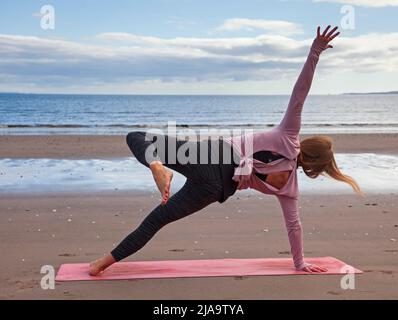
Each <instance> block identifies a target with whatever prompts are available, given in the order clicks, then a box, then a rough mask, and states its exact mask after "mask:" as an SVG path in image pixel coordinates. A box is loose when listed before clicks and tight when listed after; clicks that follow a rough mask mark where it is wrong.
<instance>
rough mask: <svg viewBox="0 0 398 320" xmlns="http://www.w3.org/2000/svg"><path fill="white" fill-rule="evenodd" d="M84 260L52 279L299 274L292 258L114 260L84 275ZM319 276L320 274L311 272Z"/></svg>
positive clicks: (327, 260) (342, 269) (335, 266)
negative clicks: (101, 269)
mask: <svg viewBox="0 0 398 320" xmlns="http://www.w3.org/2000/svg"><path fill="white" fill-rule="evenodd" d="M306 261H307V262H309V263H316V264H319V265H322V266H325V267H326V268H327V269H328V272H324V273H322V274H323V275H324V274H345V273H347V272H354V273H362V271H361V270H358V269H355V268H353V267H351V266H349V265H347V264H346V263H344V262H343V261H340V260H338V259H336V258H333V257H321V258H306ZM88 269H89V264H88V263H74V264H63V265H61V267H60V268H59V270H58V273H57V276H56V278H55V280H56V281H79V280H122V279H150V278H188V277H226V276H282V275H302V274H310V273H307V272H302V271H296V270H295V269H294V268H293V267H292V259H289V258H282V259H212V260H167V261H134V262H118V263H115V264H114V265H112V266H111V267H110V268H108V269H107V270H105V271H104V272H103V273H102V274H101V275H100V276H96V277H92V276H90V275H89V274H88ZM312 274H315V275H320V273H312Z"/></svg>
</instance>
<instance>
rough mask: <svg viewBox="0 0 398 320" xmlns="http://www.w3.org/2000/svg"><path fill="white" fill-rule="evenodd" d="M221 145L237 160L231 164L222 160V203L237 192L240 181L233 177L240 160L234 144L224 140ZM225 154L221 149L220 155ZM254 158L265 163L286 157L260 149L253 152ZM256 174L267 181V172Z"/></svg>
mask: <svg viewBox="0 0 398 320" xmlns="http://www.w3.org/2000/svg"><path fill="white" fill-rule="evenodd" d="M220 147H221V148H228V149H229V151H230V152H231V154H232V156H231V158H230V159H233V160H235V162H234V161H232V163H231V164H224V163H223V161H222V160H221V164H220V171H221V177H222V184H223V198H222V199H221V200H220V201H219V202H221V203H222V202H224V201H225V200H227V198H228V197H230V196H232V195H233V194H234V193H235V192H236V189H237V187H238V183H237V182H236V181H234V180H232V177H233V176H234V173H235V168H236V167H237V166H238V165H239V162H238V161H237V159H239V157H237V156H236V154H235V153H234V151H233V148H232V146H231V145H230V144H229V143H226V142H224V141H223V143H220ZM223 154H224V153H223V151H222V149H220V156H222V155H223ZM253 158H254V159H256V160H259V161H262V162H265V163H269V162H272V161H275V160H277V159H280V158H284V157H283V156H282V155H279V154H273V153H272V152H271V151H258V152H256V153H254V154H253ZM255 175H256V176H257V177H258V178H260V179H261V180H262V181H265V180H266V179H267V175H266V174H261V173H258V172H255Z"/></svg>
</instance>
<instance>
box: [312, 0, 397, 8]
mask: <svg viewBox="0 0 398 320" xmlns="http://www.w3.org/2000/svg"><path fill="white" fill-rule="evenodd" d="M313 1H314V2H335V3H341V4H351V5H355V6H362V7H379V8H380V7H387V6H398V0H313Z"/></svg>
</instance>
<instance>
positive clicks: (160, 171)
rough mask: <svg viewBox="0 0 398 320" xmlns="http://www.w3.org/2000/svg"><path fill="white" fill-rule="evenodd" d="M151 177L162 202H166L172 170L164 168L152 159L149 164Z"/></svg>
mask: <svg viewBox="0 0 398 320" xmlns="http://www.w3.org/2000/svg"><path fill="white" fill-rule="evenodd" d="M150 168H151V171H152V175H153V178H154V179H155V182H156V185H157V187H158V189H159V191H160V194H161V195H162V202H161V203H162V204H166V202H167V201H168V200H169V197H170V185H171V180H172V179H173V172H171V171H170V170H168V169H166V168H165V166H164V165H163V164H162V163H161V162H160V161H153V162H152V163H151V164H150Z"/></svg>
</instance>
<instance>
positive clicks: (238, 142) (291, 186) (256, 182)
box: [226, 38, 327, 270]
mask: <svg viewBox="0 0 398 320" xmlns="http://www.w3.org/2000/svg"><path fill="white" fill-rule="evenodd" d="M326 48H327V43H326V42H324V41H323V40H322V39H318V38H317V39H315V40H314V42H313V43H312V46H311V50H310V52H309V55H308V58H307V60H306V62H305V64H304V67H303V69H302V71H301V73H300V76H299V78H298V80H297V82H296V84H295V86H294V89H293V92H292V95H291V98H290V101H289V105H288V107H287V111H286V113H285V115H284V117H283V119H282V121H281V122H280V124H279V125H278V126H276V127H274V128H272V129H271V130H267V131H261V132H256V133H249V134H244V135H241V136H234V137H232V138H229V139H226V141H227V142H229V143H230V144H232V146H233V148H234V150H235V151H236V152H237V154H238V155H239V156H240V163H239V166H238V167H237V168H236V169H235V172H234V177H233V180H235V181H237V182H238V189H239V190H241V189H247V188H252V189H256V190H258V191H260V192H262V193H265V194H270V195H275V196H276V197H277V198H278V200H279V203H280V205H281V208H282V211H283V216H284V219H285V225H286V228H287V232H288V237H289V242H290V246H291V253H292V255H293V261H294V266H295V268H296V269H297V270H301V269H302V268H304V267H305V266H307V265H308V264H306V263H305V262H304V254H303V231H302V226H301V222H300V217H299V210H298V209H299V206H298V196H299V189H298V183H297V171H296V169H297V157H298V154H299V153H300V141H299V131H300V127H301V112H302V109H303V105H304V101H305V99H306V97H307V95H308V92H309V90H310V87H311V83H312V79H313V76H314V72H315V67H316V65H317V62H318V60H319V56H320V54H321V52H322V51H324V50H325V49H326ZM263 150H268V151H273V152H276V153H278V154H281V155H282V156H284V157H285V158H281V159H278V160H275V161H273V162H270V163H264V162H261V161H258V160H256V159H253V154H254V153H256V152H258V151H263ZM280 171H291V174H290V176H289V179H288V181H287V183H286V184H285V185H284V186H283V187H282V188H281V189H277V188H275V187H274V186H272V185H270V184H268V183H267V182H265V181H263V180H261V179H260V178H258V177H257V176H256V175H255V174H254V173H255V172H258V173H261V174H269V173H272V172H280Z"/></svg>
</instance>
